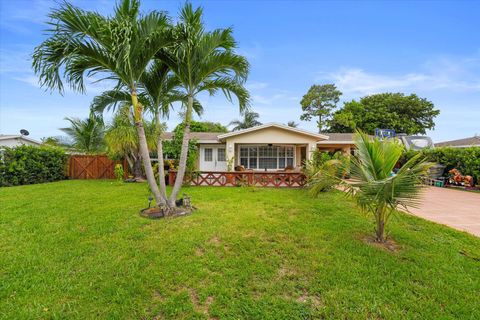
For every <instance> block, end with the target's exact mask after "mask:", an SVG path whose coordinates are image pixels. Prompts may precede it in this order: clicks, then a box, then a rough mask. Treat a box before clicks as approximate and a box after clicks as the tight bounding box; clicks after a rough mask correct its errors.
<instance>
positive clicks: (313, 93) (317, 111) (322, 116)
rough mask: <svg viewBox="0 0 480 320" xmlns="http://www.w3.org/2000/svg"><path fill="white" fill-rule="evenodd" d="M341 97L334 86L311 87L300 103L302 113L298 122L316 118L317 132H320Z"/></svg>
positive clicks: (340, 93)
mask: <svg viewBox="0 0 480 320" xmlns="http://www.w3.org/2000/svg"><path fill="white" fill-rule="evenodd" d="M341 95H342V92H340V91H339V90H337V87H335V85H334V84H324V85H313V86H311V87H310V89H309V90H308V92H307V93H306V94H305V95H304V96H303V98H302V100H301V101H300V104H301V106H302V111H303V114H302V115H301V116H300V120H306V121H310V120H311V119H312V118H318V120H317V126H318V132H322V131H323V128H324V126H325V124H326V123H327V119H328V118H329V117H330V115H331V113H332V109H334V108H335V107H336V106H337V103H338V101H339V100H340V96H341Z"/></svg>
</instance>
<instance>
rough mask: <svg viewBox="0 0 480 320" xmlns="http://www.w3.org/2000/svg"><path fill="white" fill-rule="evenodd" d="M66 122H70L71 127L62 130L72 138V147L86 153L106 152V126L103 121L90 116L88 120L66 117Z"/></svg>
mask: <svg viewBox="0 0 480 320" xmlns="http://www.w3.org/2000/svg"><path fill="white" fill-rule="evenodd" d="M65 120H67V121H68V122H70V126H69V127H66V128H61V129H60V130H62V131H63V132H65V133H66V134H67V135H68V137H69V138H70V140H71V145H70V147H73V148H74V149H75V150H78V151H82V152H85V153H98V152H102V151H104V150H105V144H104V141H103V135H104V126H103V122H102V121H101V119H99V118H98V117H96V116H95V115H90V116H89V117H88V118H86V119H79V118H69V117H66V118H65Z"/></svg>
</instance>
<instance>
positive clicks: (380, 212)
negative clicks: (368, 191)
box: [375, 205, 385, 243]
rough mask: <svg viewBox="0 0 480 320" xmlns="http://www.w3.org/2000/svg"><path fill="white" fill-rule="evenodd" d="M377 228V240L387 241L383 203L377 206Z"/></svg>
mask: <svg viewBox="0 0 480 320" xmlns="http://www.w3.org/2000/svg"><path fill="white" fill-rule="evenodd" d="M375 218H376V220H377V228H376V230H375V234H376V239H375V240H376V241H377V242H380V243H384V242H385V207H384V206H383V205H381V206H379V207H378V208H377V212H376V217H375Z"/></svg>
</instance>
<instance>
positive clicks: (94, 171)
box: [68, 155, 128, 179]
mask: <svg viewBox="0 0 480 320" xmlns="http://www.w3.org/2000/svg"><path fill="white" fill-rule="evenodd" d="M117 163H120V164H122V165H123V170H124V172H125V176H124V177H127V175H128V173H127V171H128V164H127V161H126V160H123V161H115V160H111V159H109V158H108V157H107V156H106V155H71V156H70V159H69V161H68V177H69V178H70V179H115V172H114V171H115V165H116V164H117Z"/></svg>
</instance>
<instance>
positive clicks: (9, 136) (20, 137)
mask: <svg viewBox="0 0 480 320" xmlns="http://www.w3.org/2000/svg"><path fill="white" fill-rule="evenodd" d="M9 139H13V140H25V141H29V142H31V143H34V144H37V145H40V144H42V143H41V142H40V141H37V140H35V139H32V138H29V137H27V136H24V135H21V134H0V140H9Z"/></svg>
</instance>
